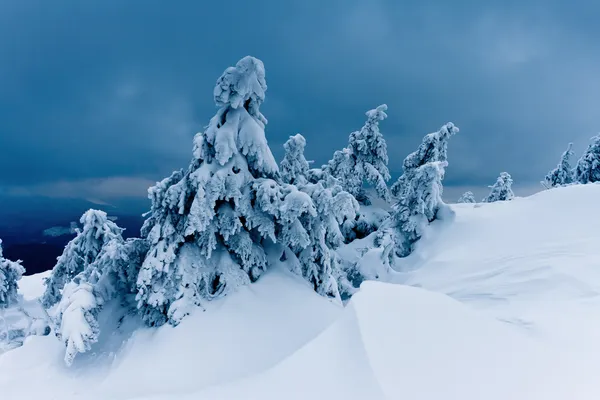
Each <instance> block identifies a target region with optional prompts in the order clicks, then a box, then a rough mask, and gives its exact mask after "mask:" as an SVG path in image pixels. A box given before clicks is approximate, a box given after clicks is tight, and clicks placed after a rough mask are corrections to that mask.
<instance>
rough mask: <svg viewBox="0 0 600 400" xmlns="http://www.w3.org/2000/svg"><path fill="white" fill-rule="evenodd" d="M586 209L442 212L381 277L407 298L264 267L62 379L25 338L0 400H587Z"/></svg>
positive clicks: (89, 356)
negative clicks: (331, 286) (331, 291)
mask: <svg viewBox="0 0 600 400" xmlns="http://www.w3.org/2000/svg"><path fill="white" fill-rule="evenodd" d="M599 198H600V185H596V184H590V185H576V186H568V187H561V188H556V189H552V190H549V191H545V192H542V193H539V194H536V195H534V196H531V197H528V198H515V199H514V200H512V201H506V202H502V201H500V202H494V203H486V204H458V205H452V206H451V208H452V210H453V211H454V214H455V215H454V217H453V218H451V219H444V220H441V221H436V222H434V223H433V224H432V226H431V228H430V230H429V231H428V232H427V234H425V235H424V236H423V238H422V239H421V240H420V241H419V242H417V244H416V246H415V252H414V253H413V254H412V255H411V256H409V257H408V258H406V259H403V260H401V261H402V262H401V263H399V264H398V265H396V266H395V267H396V268H397V269H398V270H399V272H398V273H397V278H398V277H399V278H401V279H402V281H403V282H404V283H407V284H410V285H411V286H407V285H397V284H389V283H381V282H365V283H364V284H363V285H362V286H361V289H360V291H359V292H358V293H357V294H355V296H354V297H353V298H352V300H351V301H350V302H349V303H348V305H347V306H346V307H345V308H341V307H339V306H337V305H335V304H334V303H332V302H331V301H329V300H327V299H325V298H323V297H321V296H319V295H317V294H316V293H314V292H313V290H312V288H311V287H310V286H309V285H308V284H307V283H306V282H305V281H304V280H302V279H300V278H298V277H296V276H294V275H293V274H291V273H289V272H286V271H284V269H283V268H279V269H275V270H271V271H269V272H268V273H266V274H264V275H263V276H262V277H261V278H260V279H259V280H258V281H257V282H256V283H254V284H252V285H249V286H244V287H241V288H240V289H239V290H238V291H237V292H235V293H232V294H230V295H228V296H226V297H224V298H222V299H219V300H216V301H213V302H209V303H208V304H207V306H206V311H204V312H203V311H202V309H200V308H198V309H196V310H194V312H193V313H192V314H191V315H190V316H189V317H187V318H186V319H184V320H183V321H182V322H181V324H180V325H179V326H177V327H176V328H174V327H172V326H168V325H167V326H163V327H161V328H158V329H150V328H144V329H140V328H139V327H137V326H131V325H128V324H127V323H124V324H123V325H122V326H120V327H119V328H115V329H114V330H113V331H114V333H111V330H108V329H103V334H104V337H102V335H101V339H100V341H99V342H98V343H97V344H96V347H95V348H92V350H91V351H90V352H89V353H85V354H83V355H80V356H78V358H77V359H76V360H75V362H74V364H73V366H72V367H71V368H66V367H65V366H64V364H63V361H62V358H63V355H64V347H63V344H62V343H61V342H60V341H58V340H56V338H54V337H52V336H48V337H29V338H27V339H26V341H25V344H24V346H23V347H20V348H17V349H14V350H11V351H8V352H6V353H3V354H1V355H0V393H2V395H1V397H2V398H3V399H4V398H7V399H13V398H23V399H35V398H49V399H55V398H56V399H59V398H60V399H65V400H70V399H90V400H96V399H98V400H100V399H114V400H134V399H135V400H174V399H177V400H180V399H184V400H187V399H189V400H191V399H257V400H258V399H260V400H264V399H283V398H285V399H373V400H378V399H402V398H406V399H411V400H434V399H435V400H437V399H460V400H469V399H473V400H480V399H486V400H496V399H497V400H506V399H511V400H512V399H523V400H532V399H533V400H536V399H543V400H563V399H564V400H572V399H577V400H587V399H598V398H600V383H599V381H598V379H597V371H598V367H600V346H598V345H597V343H598V339H597V338H598V337H600V319H599V318H598V314H599V312H600V296H599V293H600V268H598V264H599V262H598V260H599V259H600V258H599V257H598V248H599V247H598V243H599V242H600V231H599V230H598V229H597V227H598V225H599V223H600V214H598V213H597V211H596V210H597V204H598V199H599ZM370 240H371V239H370V238H366V239H363V240H361V241H355V243H352V247H353V248H358V247H359V246H361V245H362V244H368V243H369V242H370ZM356 242H360V243H356ZM361 243H362V244H361ZM350 250H351V249H342V251H341V252H340V253H342V256H344V254H346V253H347V254H355V252H353V251H350ZM373 260H374V261H373V262H376V260H377V258H376V257H374V258H373ZM40 280H41V277H40V276H32V277H24V278H23V279H22V280H21V281H20V290H21V291H22V293H23V294H24V295H25V296H26V297H28V298H31V297H34V296H35V295H36V294H37V295H39V294H41V292H42V291H43V290H41V289H40V288H39V282H40ZM111 314H112V313H111V310H110V307H107V309H105V312H104V314H103V315H104V317H103V318H104V320H102V321H101V323H102V324H107V319H110V318H111V317H112V315H111ZM115 317H117V316H115ZM134 328H135V329H134ZM31 382H35V384H34V385H32V384H31Z"/></svg>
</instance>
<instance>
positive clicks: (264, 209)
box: [137, 57, 315, 325]
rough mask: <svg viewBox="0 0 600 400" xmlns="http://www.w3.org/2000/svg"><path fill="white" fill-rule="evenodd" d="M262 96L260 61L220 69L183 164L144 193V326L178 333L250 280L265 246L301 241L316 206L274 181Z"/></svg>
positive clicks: (260, 268)
mask: <svg viewBox="0 0 600 400" xmlns="http://www.w3.org/2000/svg"><path fill="white" fill-rule="evenodd" d="M266 89H267V86H266V82H265V70H264V66H263V63H262V62H261V61H260V60H258V59H256V58H253V57H245V58H243V59H241V60H240V61H239V62H238V63H237V64H236V66H235V67H230V68H228V69H226V70H225V72H224V73H223V75H222V76H221V77H220V78H219V79H218V81H217V84H216V86H215V89H214V99H215V103H216V105H217V107H219V110H218V111H217V114H216V115H215V116H214V117H213V118H212V119H211V121H210V123H209V125H208V127H207V128H206V130H205V131H204V132H201V133H198V134H197V135H196V136H195V138H194V151H193V159H192V161H191V163H190V166H189V167H188V168H187V170H185V171H177V172H175V173H173V175H171V176H170V177H169V178H166V179H165V180H163V181H162V182H159V183H158V184H157V185H156V186H154V187H152V188H151V189H150V190H149V197H150V199H151V200H152V209H151V212H150V214H149V218H148V219H147V220H146V222H145V223H144V226H143V228H142V235H143V237H145V238H147V240H148V242H149V246H150V249H149V252H148V254H147V256H146V259H145V261H144V263H143V265H142V268H141V270H140V273H139V276H138V280H137V288H138V295H137V301H138V307H139V309H140V311H141V312H142V315H143V318H144V320H145V321H146V322H147V323H148V324H150V325H160V324H163V323H165V322H169V323H171V324H173V325H177V324H178V323H179V322H180V321H181V319H182V318H183V317H185V316H186V315H188V314H189V313H190V311H191V310H192V309H193V308H194V307H197V306H200V305H201V304H202V303H203V302H204V301H205V300H210V299H213V298H217V297H221V296H223V295H225V294H227V293H229V292H231V291H232V290H234V289H235V288H236V287H238V286H240V285H245V284H248V283H250V282H253V281H255V280H257V279H258V278H259V277H260V276H261V274H262V273H263V272H264V271H265V270H266V269H267V267H268V257H267V253H266V251H265V246H264V245H265V244H266V243H272V242H276V243H278V244H280V245H284V246H288V245H295V244H297V245H299V246H307V245H308V243H309V234H308V232H306V230H305V228H304V227H303V225H302V224H301V222H300V219H301V218H302V217H303V216H305V215H307V214H311V213H314V212H315V211H314V205H313V204H312V201H311V199H310V196H308V195H307V194H306V193H302V192H300V191H298V190H297V188H296V187H295V186H293V185H284V184H282V183H280V182H279V179H280V174H279V169H278V166H277V163H276V162H275V160H274V158H273V155H272V153H271V150H270V149H269V146H268V144H267V140H266V138H265V132H264V129H265V125H266V123H267V120H266V118H265V117H264V116H263V115H262V114H261V112H260V106H261V104H262V102H263V101H264V99H265V91H266Z"/></svg>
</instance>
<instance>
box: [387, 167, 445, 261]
mask: <svg viewBox="0 0 600 400" xmlns="http://www.w3.org/2000/svg"><path fill="white" fill-rule="evenodd" d="M447 165H448V163H447V162H446V161H434V162H429V163H426V164H424V165H421V166H420V167H417V168H416V169H415V170H414V171H413V173H412V174H411V179H410V180H408V181H407V182H406V184H405V187H404V190H403V191H402V192H401V196H400V197H399V198H398V202H397V203H396V204H395V205H394V211H393V214H392V219H393V221H394V222H395V225H396V227H397V232H398V236H397V239H396V244H397V251H396V254H397V255H398V256H399V257H405V256H407V255H409V254H410V253H412V251H413V247H414V243H415V242H416V241H417V240H419V239H420V238H421V236H422V235H423V231H424V229H425V227H426V226H427V225H428V224H429V223H430V222H432V221H434V220H435V219H436V218H437V216H438V212H439V210H440V208H441V207H442V206H443V205H444V202H443V201H442V191H443V187H442V179H444V171H445V167H446V166H447Z"/></svg>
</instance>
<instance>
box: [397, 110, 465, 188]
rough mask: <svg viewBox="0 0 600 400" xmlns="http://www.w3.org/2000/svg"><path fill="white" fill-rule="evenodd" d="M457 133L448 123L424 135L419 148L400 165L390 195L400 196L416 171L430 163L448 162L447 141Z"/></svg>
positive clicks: (452, 125)
mask: <svg viewBox="0 0 600 400" xmlns="http://www.w3.org/2000/svg"><path fill="white" fill-rule="evenodd" d="M458 132H459V129H458V128H457V127H456V126H454V124H453V123H452V122H448V123H447V124H445V125H444V126H442V127H441V128H440V130H438V131H437V132H433V133H429V134H427V135H425V137H424V138H423V141H422V142H421V145H420V146H419V148H418V149H417V150H416V151H414V152H413V153H411V154H409V155H408V156H407V157H406V158H405V159H404V162H403V164H402V169H403V173H402V175H401V176H400V178H398V180H397V181H396V183H394V184H393V185H392V187H391V192H392V195H394V196H396V197H401V196H402V191H403V190H405V189H407V188H408V185H410V180H411V179H412V176H413V174H414V173H415V172H416V170H417V169H418V168H419V167H421V166H423V165H425V164H427V163H430V162H437V161H440V162H445V161H448V156H447V153H448V140H449V139H450V138H451V137H452V136H453V135H455V134H457V133H458Z"/></svg>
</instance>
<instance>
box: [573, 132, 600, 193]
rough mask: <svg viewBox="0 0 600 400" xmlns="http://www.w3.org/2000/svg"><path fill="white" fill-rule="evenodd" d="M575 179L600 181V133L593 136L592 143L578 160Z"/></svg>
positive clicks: (582, 181)
mask: <svg viewBox="0 0 600 400" xmlns="http://www.w3.org/2000/svg"><path fill="white" fill-rule="evenodd" d="M575 180H576V181H577V182H579V183H584V184H585V183H592V182H598V181H600V135H597V136H594V137H593V138H592V143H591V144H590V145H589V146H588V148H587V150H586V151H585V153H583V155H582V156H581V158H580V159H579V161H578V162H577V167H576V168H575Z"/></svg>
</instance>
